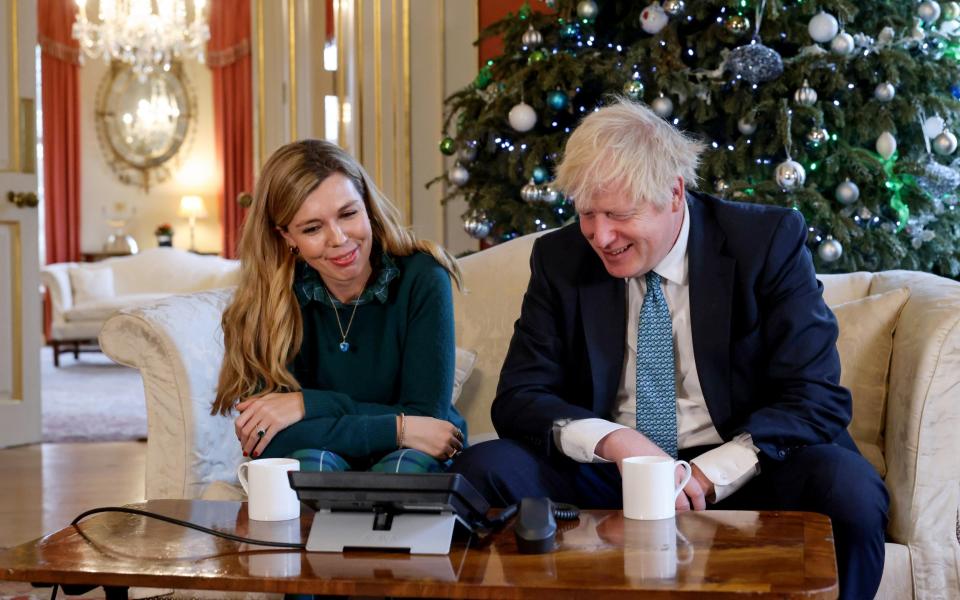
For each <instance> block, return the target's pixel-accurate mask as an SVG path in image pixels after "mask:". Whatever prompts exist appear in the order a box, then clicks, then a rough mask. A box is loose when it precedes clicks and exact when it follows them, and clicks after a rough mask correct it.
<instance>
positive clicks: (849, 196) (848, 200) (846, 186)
mask: <svg viewBox="0 0 960 600" xmlns="http://www.w3.org/2000/svg"><path fill="white" fill-rule="evenodd" d="M833 195H834V197H835V198H836V199H837V202H839V203H840V204H843V205H844V206H849V205H851V204H853V203H854V202H856V201H857V200H858V199H859V198H860V188H858V187H857V184H855V183H854V182H852V181H850V180H849V179H847V180H844V181H842V182H841V183H840V184H839V185H838V186H837V189H836V190H834V192H833Z"/></svg>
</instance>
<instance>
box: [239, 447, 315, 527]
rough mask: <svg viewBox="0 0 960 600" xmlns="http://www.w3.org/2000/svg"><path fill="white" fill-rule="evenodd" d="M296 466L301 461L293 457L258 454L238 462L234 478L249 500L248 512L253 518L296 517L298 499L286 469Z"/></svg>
mask: <svg viewBox="0 0 960 600" xmlns="http://www.w3.org/2000/svg"><path fill="white" fill-rule="evenodd" d="M299 470H300V461H298V460H296V459H293V458H260V459H257V460H251V461H250V462H245V463H243V464H241V465H240V466H239V467H238V468H237V478H238V479H239V480H240V485H242V486H243V491H244V492H246V493H247V499H248V500H249V502H248V503H247V515H248V516H249V517H250V518H251V519H253V520H254V521H286V520H288V519H296V518H299V517H300V500H298V499H297V493H296V492H295V491H294V490H293V488H291V487H290V480H289V479H288V478H287V472H289V471H299ZM248 472H249V474H248Z"/></svg>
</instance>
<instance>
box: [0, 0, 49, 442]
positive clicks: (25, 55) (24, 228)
mask: <svg viewBox="0 0 960 600" xmlns="http://www.w3.org/2000/svg"><path fill="white" fill-rule="evenodd" d="M36 39H37V8H36V3H35V2H33V0H19V1H18V0H0V447H6V446H14V445H18V444H27V443H32V442H39V441H40V418H41V417H40V415H41V412H40V344H41V335H42V324H41V314H42V310H41V300H40V292H39V285H40V257H39V243H38V240H39V236H38V231H39V230H38V214H37V207H36V194H37V175H36V139H35V138H36V136H35V133H34V132H35V131H36V129H35V127H34V123H35V121H36V117H37V114H36V106H35V102H34V100H35V96H36V94H35V93H34V91H35V89H36V85H35V82H36V73H35V66H34V65H35V55H34V47H35V45H36Z"/></svg>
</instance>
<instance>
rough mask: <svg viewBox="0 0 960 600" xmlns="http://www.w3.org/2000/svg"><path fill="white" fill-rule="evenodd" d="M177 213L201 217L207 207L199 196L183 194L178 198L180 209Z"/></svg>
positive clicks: (204, 215) (205, 212) (183, 215)
mask: <svg viewBox="0 0 960 600" xmlns="http://www.w3.org/2000/svg"><path fill="white" fill-rule="evenodd" d="M177 215H178V216H181V217H187V218H190V217H193V218H195V219H202V218H204V217H206V216H207V207H206V206H204V205H203V198H201V197H200V196H184V197H183V198H180V210H178V211H177Z"/></svg>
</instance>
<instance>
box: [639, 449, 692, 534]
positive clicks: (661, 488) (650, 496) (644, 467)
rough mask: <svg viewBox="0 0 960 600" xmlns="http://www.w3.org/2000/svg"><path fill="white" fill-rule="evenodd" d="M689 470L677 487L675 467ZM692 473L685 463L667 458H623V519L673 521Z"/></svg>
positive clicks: (688, 464) (688, 465)
mask: <svg viewBox="0 0 960 600" xmlns="http://www.w3.org/2000/svg"><path fill="white" fill-rule="evenodd" d="M677 465H680V466H682V467H683V468H684V469H685V470H686V475H684V477H683V480H682V481H681V482H680V483H679V484H676V468H677ZM692 474H693V471H692V470H691V468H690V463H688V462H687V461H685V460H673V459H672V458H668V457H666V456H631V457H629V458H625V459H623V468H622V475H623V516H624V517H626V518H628V519H641V520H649V519H670V518H673V516H674V515H675V514H676V505H675V502H676V499H677V496H679V495H680V493H681V492H682V491H683V486H685V485H687V482H688V481H690V476H691V475H692Z"/></svg>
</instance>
